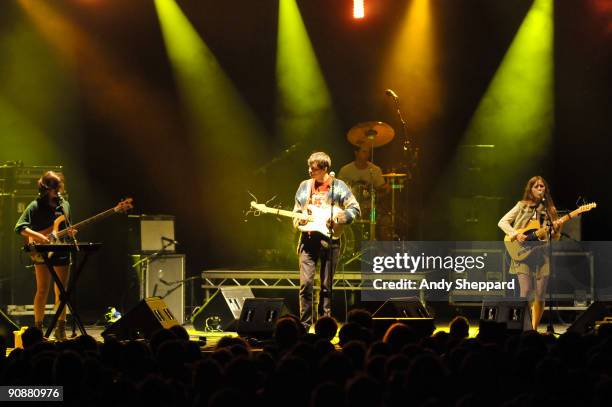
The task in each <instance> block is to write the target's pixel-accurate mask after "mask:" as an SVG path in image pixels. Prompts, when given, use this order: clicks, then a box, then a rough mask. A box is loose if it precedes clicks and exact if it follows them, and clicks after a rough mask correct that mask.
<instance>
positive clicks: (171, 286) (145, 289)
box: [131, 254, 185, 324]
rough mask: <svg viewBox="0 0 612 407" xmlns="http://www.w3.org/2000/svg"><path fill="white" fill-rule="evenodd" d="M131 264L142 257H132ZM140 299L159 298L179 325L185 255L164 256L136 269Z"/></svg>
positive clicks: (183, 300) (181, 317) (182, 308)
mask: <svg viewBox="0 0 612 407" xmlns="http://www.w3.org/2000/svg"><path fill="white" fill-rule="evenodd" d="M131 257H132V261H133V264H134V263H137V262H138V261H140V260H141V259H142V258H144V256H141V255H132V256H131ZM137 272H138V275H139V280H140V299H145V298H148V297H160V298H161V299H163V300H164V301H165V303H166V304H167V305H168V308H169V309H170V311H172V314H173V315H174V316H175V317H176V320H177V321H178V322H179V324H182V323H183V321H184V318H185V317H184V315H185V285H184V284H183V280H184V279H185V255H184V254H164V255H160V256H155V257H154V258H152V259H150V260H145V261H144V262H142V263H141V264H140V267H138V268H137Z"/></svg>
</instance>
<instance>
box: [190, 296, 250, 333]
mask: <svg viewBox="0 0 612 407" xmlns="http://www.w3.org/2000/svg"><path fill="white" fill-rule="evenodd" d="M248 298H255V296H254V295H253V291H251V288H250V287H245V286H235V287H221V289H220V290H218V291H217V292H216V293H215V294H214V295H213V296H212V297H210V298H209V299H208V301H207V302H206V303H205V304H204V305H202V306H201V307H200V308H199V309H198V310H197V311H196V312H195V313H194V314H193V317H192V318H191V323H192V324H193V327H194V328H195V329H197V330H198V331H206V332H220V331H235V330H236V329H237V321H238V319H239V318H240V313H241V312H242V307H243V306H244V302H245V301H246V300H247V299H248Z"/></svg>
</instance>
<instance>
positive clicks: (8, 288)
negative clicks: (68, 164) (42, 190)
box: [0, 173, 51, 305]
mask: <svg viewBox="0 0 612 407" xmlns="http://www.w3.org/2000/svg"><path fill="white" fill-rule="evenodd" d="M41 174H42V173H41ZM39 176H40V175H39ZM34 199H36V195H33V194H23V195H18V194H0V259H2V261H1V262H0V304H3V305H27V304H32V302H33V300H34V293H35V291H36V281H35V278H34V273H33V270H32V269H26V267H29V266H30V265H31V261H30V260H29V258H28V256H27V254H25V253H24V252H23V250H22V248H23V244H24V241H23V238H22V237H21V236H19V235H17V234H16V233H15V232H14V231H13V228H14V227H15V223H17V220H18V219H19V217H20V216H21V214H22V213H23V211H24V210H25V208H26V207H27V206H28V204H29V203H30V202H32V201H33V200H34ZM50 298H51V296H50Z"/></svg>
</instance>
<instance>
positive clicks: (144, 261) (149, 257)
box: [132, 240, 175, 297]
mask: <svg viewBox="0 0 612 407" xmlns="http://www.w3.org/2000/svg"><path fill="white" fill-rule="evenodd" d="M174 243H175V242H174V241H172V240H168V241H166V243H164V241H163V240H162V248H161V249H159V250H158V251H156V252H155V253H151V254H149V255H147V256H144V257H143V258H141V259H140V260H138V261H137V262H136V263H134V264H132V268H133V269H134V270H138V267H140V265H141V264H144V269H145V270H147V271H148V270H149V263H150V262H151V260H154V259H155V258H156V257H158V256H160V255H162V254H164V253H165V252H166V249H168V247H170V246H171V245H173V244H174ZM144 273H145V271H144V270H143V269H142V268H141V270H140V272H139V273H138V274H139V276H138V277H139V279H140V282H141V284H142V281H144ZM141 287H142V286H141ZM145 294H146V292H144V291H143V289H142V288H141V289H140V296H141V297H145Z"/></svg>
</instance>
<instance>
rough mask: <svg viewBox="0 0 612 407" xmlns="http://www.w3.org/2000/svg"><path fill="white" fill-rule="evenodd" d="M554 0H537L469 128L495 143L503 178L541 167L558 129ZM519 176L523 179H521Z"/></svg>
mask: <svg viewBox="0 0 612 407" xmlns="http://www.w3.org/2000/svg"><path fill="white" fill-rule="evenodd" d="M553 42H554V38H553V0H534V2H533V4H532V6H531V8H530V9H529V11H528V12H527V15H526V16H525V19H524V21H523V23H522V24H521V26H520V28H519V30H518V32H517V34H516V36H515V38H514V40H513V41H512V44H511V45H510V48H509V49H508V51H507V53H506V55H505V56H504V59H503V60H502V62H501V64H500V66H499V68H498V70H497V72H496V73H495V76H494V77H493V80H492V81H491V83H490V85H489V87H488V89H487V91H486V92H485V95H484V97H483V98H482V100H481V101H480V103H479V105H478V107H477V109H476V111H475V113H474V115H473V116H472V119H471V121H470V123H469V125H468V128H467V131H466V133H465V138H464V140H465V142H464V143H465V144H493V145H495V146H496V149H497V151H498V153H497V160H499V161H498V163H497V165H499V166H500V168H503V171H502V172H501V173H500V174H494V175H496V176H498V177H499V176H501V179H499V178H498V182H502V183H505V182H517V181H518V180H520V179H522V178H524V177H526V176H528V174H531V173H532V172H534V171H535V172H540V171H541V170H542V163H543V162H544V161H545V160H546V158H547V154H548V152H549V148H550V146H551V138H552V133H553V129H554V66H553V64H554V59H553V58H554V55H553V53H554V50H553ZM517 178H518V179H517Z"/></svg>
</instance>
